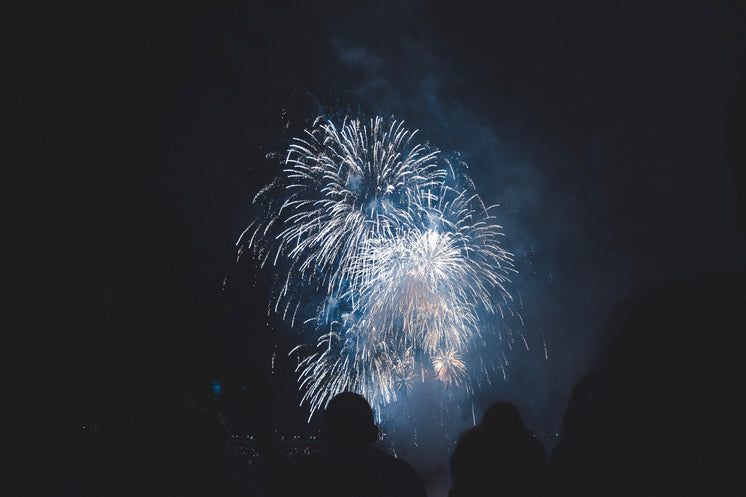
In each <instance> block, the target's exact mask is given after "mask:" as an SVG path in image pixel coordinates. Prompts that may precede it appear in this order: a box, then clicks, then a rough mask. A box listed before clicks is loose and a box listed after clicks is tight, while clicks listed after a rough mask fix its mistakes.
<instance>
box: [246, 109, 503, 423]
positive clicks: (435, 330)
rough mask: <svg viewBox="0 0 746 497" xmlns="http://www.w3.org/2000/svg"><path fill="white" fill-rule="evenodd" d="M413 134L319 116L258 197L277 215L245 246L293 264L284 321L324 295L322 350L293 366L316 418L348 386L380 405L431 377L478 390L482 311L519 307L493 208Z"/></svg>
mask: <svg viewBox="0 0 746 497" xmlns="http://www.w3.org/2000/svg"><path fill="white" fill-rule="evenodd" d="M416 134H417V131H409V130H407V129H406V128H405V127H404V125H403V123H402V122H400V121H396V120H393V119H392V120H390V122H388V123H386V121H385V120H384V119H382V118H380V117H376V118H374V119H371V120H370V121H368V122H367V124H363V122H362V121H361V120H357V119H347V118H346V119H344V120H343V121H342V123H341V125H340V126H337V125H336V124H335V123H333V122H331V121H324V120H321V119H317V121H316V122H315V123H314V125H313V126H312V127H311V129H310V130H307V131H306V133H305V136H304V137H303V138H297V139H295V140H293V142H292V143H291V144H290V146H289V148H288V153H287V156H286V159H285V168H284V169H283V172H282V175H281V177H280V178H278V179H277V180H276V181H275V182H273V183H272V184H271V185H269V186H268V187H266V188H265V189H264V190H263V191H262V192H260V194H258V195H257V198H256V199H255V200H263V199H268V200H264V201H263V204H264V206H265V210H266V212H267V215H266V216H265V217H262V218H258V219H257V220H256V221H255V222H253V223H252V224H250V225H249V227H248V228H247V229H246V230H245V231H244V233H242V235H241V237H240V238H239V245H241V247H243V246H247V247H249V248H251V249H252V250H254V252H255V253H256V254H257V256H258V257H259V258H260V260H261V261H262V264H265V263H266V262H267V261H268V260H270V257H272V261H273V263H274V264H277V262H278V261H279V260H280V259H283V260H284V261H287V262H288V270H287V273H286V274H285V276H283V278H282V280H283V284H282V285H281V286H280V290H279V291H278V293H277V295H276V296H275V297H274V299H275V300H274V307H275V310H276V311H278V312H279V311H280V310H283V316H285V315H286V314H287V312H288V310H289V309H294V310H293V311H292V315H293V320H294V319H295V313H296V312H297V309H298V302H296V304H295V306H293V296H294V295H296V297H295V300H296V301H299V299H300V297H298V296H297V295H298V294H301V293H303V290H302V289H304V288H305V289H307V290H309V292H310V293H312V294H314V295H319V296H323V299H322V302H321V303H320V304H319V305H318V307H317V310H316V311H315V313H314V314H313V315H311V316H304V318H306V319H305V321H304V322H305V323H306V324H308V325H312V326H311V328H312V329H313V330H316V331H318V330H322V331H321V336H320V338H318V339H317V341H316V350H315V351H313V352H311V353H309V354H307V355H306V356H305V357H303V358H302V359H299V364H298V368H297V372H298V374H299V383H300V387H301V389H302V390H303V391H304V396H303V402H307V403H308V405H309V408H310V411H311V415H312V414H313V412H314V411H315V410H317V409H319V408H322V407H324V406H325V405H326V403H327V402H328V400H330V399H331V398H332V397H333V396H334V395H336V394H337V393H339V392H342V391H345V390H352V391H356V392H358V393H360V394H362V395H364V396H365V397H366V398H368V400H369V401H370V402H371V404H372V405H374V407H381V406H384V405H386V404H388V403H390V402H392V401H394V400H396V398H397V392H402V391H405V390H406V389H407V388H408V385H411V383H412V381H413V380H414V379H415V378H418V377H419V378H421V379H422V380H423V381H424V380H425V376H426V373H427V376H428V377H433V378H437V379H438V380H439V381H440V382H442V383H443V384H444V385H447V386H454V387H458V386H460V385H462V384H468V378H469V374H470V373H469V368H468V367H467V363H466V362H465V361H464V357H465V354H467V353H468V352H469V351H470V350H472V349H474V348H475V347H477V346H478V345H479V344H480V343H484V340H485V338H484V336H483V335H482V328H483V324H482V318H481V317H480V316H482V315H484V314H494V313H495V312H496V310H499V311H500V313H501V314H502V311H503V306H506V305H507V306H509V304H510V300H511V297H510V294H509V293H508V291H507V289H506V285H507V284H508V283H509V275H510V273H511V272H513V269H512V259H511V254H510V253H508V252H506V251H505V250H504V249H502V247H501V246H500V243H499V238H500V236H501V227H500V226H498V225H497V224H495V223H494V218H493V217H492V216H491V215H490V209H491V208H489V207H486V206H485V205H484V204H483V203H482V200H481V198H480V197H479V196H478V195H477V194H476V193H475V191H474V190H475V189H474V186H473V184H472V183H471V181H470V180H469V179H468V177H466V176H465V175H463V174H461V173H459V174H457V172H456V171H455V170H454V168H453V167H452V165H451V164H450V163H449V162H448V161H447V160H446V159H445V158H444V157H443V156H442V154H440V152H439V151H437V150H434V149H431V148H429V147H426V146H424V145H421V144H417V143H415V140H414V138H415V136H416ZM280 193H284V196H283V197H282V200H281V201H280V200H278V198H279V197H280ZM241 250H242V248H241ZM306 293H308V292H306ZM495 295H497V299H495V298H494V297H495ZM304 350H305V348H303V347H299V348H296V349H294V351H293V353H298V354H302V353H303V351H304Z"/></svg>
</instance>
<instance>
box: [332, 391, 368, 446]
mask: <svg viewBox="0 0 746 497" xmlns="http://www.w3.org/2000/svg"><path fill="white" fill-rule="evenodd" d="M323 433H324V441H325V442H326V443H327V445H328V446H329V447H330V448H352V447H365V446H368V445H370V444H372V443H373V442H375V441H376V439H377V438H378V426H376V424H375V422H374V420H373V409H371V407H370V404H368V401H367V400H365V398H364V397H362V396H361V395H358V394H356V393H352V392H343V393H340V394H338V395H337V396H335V397H334V398H333V399H332V400H331V401H330V402H329V405H328V406H327V408H326V412H325V413H324V431H323Z"/></svg>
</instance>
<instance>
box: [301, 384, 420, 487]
mask: <svg viewBox="0 0 746 497" xmlns="http://www.w3.org/2000/svg"><path fill="white" fill-rule="evenodd" d="M322 436H323V441H324V445H325V448H326V451H325V452H323V453H319V454H316V455H313V456H310V457H309V458H308V459H306V460H305V461H302V462H300V463H299V464H298V467H297V468H296V470H297V474H296V477H297V478H296V482H295V486H296V487H297V488H296V491H297V493H296V494H295V495H304V496H325V497H337V496H339V497H351V496H356V497H374V496H376V497H377V496H391V497H394V496H402V497H404V496H407V497H424V496H426V491H425V487H424V485H423V483H422V480H421V479H420V477H419V475H418V474H417V473H416V472H415V471H414V469H413V468H412V467H411V466H410V465H409V464H408V463H406V462H405V461H403V460H401V459H398V458H395V457H393V456H391V455H389V454H388V453H386V452H384V451H382V450H379V449H377V448H375V447H374V446H373V443H374V442H375V441H376V440H377V438H378V426H376V424H375V422H374V419H373V410H372V409H371V407H370V404H368V401H367V400H365V398H363V397H362V396H360V395H358V394H356V393H352V392H343V393H340V394H338V395H337V396H335V397H334V398H333V399H332V400H331V401H330V402H329V405H328V407H327V409H326V411H325V413H324V426H323V429H322Z"/></svg>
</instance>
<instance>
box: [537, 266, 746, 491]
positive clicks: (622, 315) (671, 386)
mask: <svg viewBox="0 0 746 497" xmlns="http://www.w3.org/2000/svg"><path fill="white" fill-rule="evenodd" d="M745 298H746V292H745V288H744V278H743V275H742V274H732V275H730V274H711V275H699V276H693V277H685V278H681V279H677V280H672V281H668V282H664V283H663V284H661V285H659V286H655V287H652V288H650V289H647V290H645V291H643V292H640V293H638V294H635V295H633V296H632V298H630V299H629V300H627V301H626V302H623V303H622V304H621V305H620V306H619V308H618V309H617V311H616V312H615V313H613V314H612V315H611V316H610V318H609V320H608V323H607V325H606V326H607V329H606V333H605V335H608V336H609V337H610V340H609V342H608V344H607V347H606V353H605V354H604V355H603V356H602V357H601V358H600V360H599V363H598V364H597V365H596V367H595V368H594V370H593V371H592V372H590V373H588V374H586V375H585V376H583V378H581V380H580V381H579V382H578V384H577V385H576V386H575V387H574V389H573V391H572V394H571V397H570V399H569V401H568V405H567V408H566V410H565V416H564V419H563V426H562V434H561V439H560V443H559V444H558V445H557V446H556V447H555V449H554V450H553V451H552V456H551V461H550V471H551V478H552V479H551V481H552V488H553V490H554V491H553V495H560V496H565V495H566V496H570V495H572V496H577V495H594V496H599V497H602V496H625V495H651V496H652V495H741V494H742V493H743V481H742V473H743V471H742V467H743V455H742V454H739V455H734V452H735V451H734V450H733V448H734V447H738V446H740V440H742V434H743V419H744V417H745V416H746V414H745V413H744V407H743V406H744V404H743V398H742V396H739V393H740V392H743V378H744V376H743V372H742V371H741V369H742V363H743V357H742V356H743V350H744V334H743V330H744V329H746V319H745V316H744V309H745V307H744V305H743V303H744V301H746V300H745ZM739 436H741V438H739Z"/></svg>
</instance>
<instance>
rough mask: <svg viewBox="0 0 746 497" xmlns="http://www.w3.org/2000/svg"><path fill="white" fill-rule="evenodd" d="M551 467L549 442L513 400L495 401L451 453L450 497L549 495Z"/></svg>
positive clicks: (460, 439)
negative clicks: (533, 430)
mask: <svg viewBox="0 0 746 497" xmlns="http://www.w3.org/2000/svg"><path fill="white" fill-rule="evenodd" d="M547 471H548V461H547V455H546V452H545V451H544V447H543V446H542V445H541V442H539V440H538V439H536V437H535V436H534V435H533V433H531V432H530V431H529V430H528V429H527V428H526V427H525V426H524V425H523V421H522V420H521V415H520V413H519V412H518V409H517V408H516V407H515V406H514V405H513V404H511V403H509V402H496V403H494V404H492V405H491V406H490V408H489V409H488V410H487V412H486V413H485V414H484V416H483V418H482V422H481V423H480V424H479V425H477V426H475V427H473V428H471V429H469V430H468V431H466V432H465V433H464V434H463V435H462V436H461V437H460V438H459V441H458V443H457V444H456V448H455V449H454V451H453V454H452V456H451V490H450V492H449V496H450V497H472V496H487V495H500V496H529V495H530V496H535V495H544V494H545V491H546V480H547Z"/></svg>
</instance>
